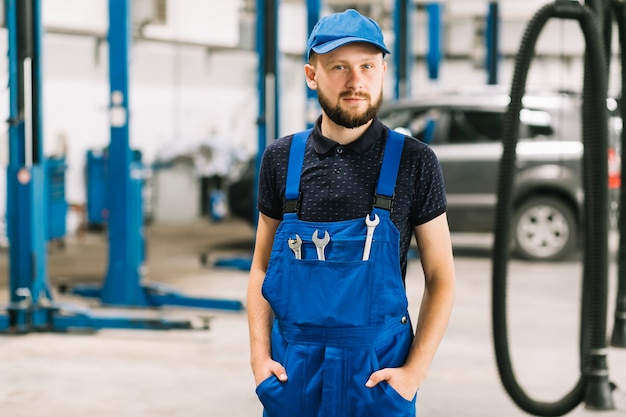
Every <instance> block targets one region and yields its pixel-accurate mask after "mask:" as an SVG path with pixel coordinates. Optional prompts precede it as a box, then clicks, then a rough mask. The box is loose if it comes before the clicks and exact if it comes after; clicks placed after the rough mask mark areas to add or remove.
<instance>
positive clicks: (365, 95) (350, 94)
mask: <svg viewBox="0 0 626 417" xmlns="http://www.w3.org/2000/svg"><path fill="white" fill-rule="evenodd" d="M349 97H359V98H365V99H368V100H369V99H370V95H369V94H368V93H365V92H354V91H344V92H342V93H341V94H339V98H349Z"/></svg>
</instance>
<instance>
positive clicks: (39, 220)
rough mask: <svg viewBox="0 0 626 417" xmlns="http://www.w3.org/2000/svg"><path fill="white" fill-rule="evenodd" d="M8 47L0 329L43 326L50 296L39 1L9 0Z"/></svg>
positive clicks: (7, 11)
mask: <svg viewBox="0 0 626 417" xmlns="http://www.w3.org/2000/svg"><path fill="white" fill-rule="evenodd" d="M5 11H6V21H7V31H8V46H9V101H10V103H9V165H8V168H7V220H8V222H7V223H8V229H7V235H8V238H9V244H10V248H9V252H10V253H9V292H10V295H9V298H10V302H11V304H10V306H9V308H8V313H9V315H8V319H1V320H0V329H4V328H7V327H9V326H11V327H12V329H13V330H14V331H18V332H25V331H29V330H30V329H31V328H33V327H45V326H47V323H48V311H47V310H46V308H44V307H41V306H42V305H46V304H49V303H47V302H46V301H45V300H47V299H49V298H50V291H49V286H48V275H47V259H46V242H47V239H46V230H47V229H46V221H47V209H46V203H47V200H46V198H45V195H46V193H45V190H44V187H45V161H44V158H43V145H42V128H41V121H42V117H41V70H40V68H41V60H40V57H41V45H40V41H41V32H42V28H41V2H40V0H27V1H16V0H6V1H5Z"/></svg>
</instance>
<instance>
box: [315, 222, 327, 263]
mask: <svg viewBox="0 0 626 417" xmlns="http://www.w3.org/2000/svg"><path fill="white" fill-rule="evenodd" d="M311 239H313V243H315V247H316V248H317V259H319V260H320V261H325V260H326V256H325V255H324V249H325V248H326V245H328V242H330V235H329V234H328V231H327V230H326V231H324V237H323V238H321V239H320V238H319V230H315V232H313V236H312V237H311Z"/></svg>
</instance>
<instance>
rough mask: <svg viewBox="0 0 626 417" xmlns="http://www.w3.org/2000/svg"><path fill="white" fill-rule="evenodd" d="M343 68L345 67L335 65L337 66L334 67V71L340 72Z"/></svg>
mask: <svg viewBox="0 0 626 417" xmlns="http://www.w3.org/2000/svg"><path fill="white" fill-rule="evenodd" d="M344 68H345V67H344V66H343V65H337V66H336V67H335V69H336V70H338V71H341V70H343V69H344Z"/></svg>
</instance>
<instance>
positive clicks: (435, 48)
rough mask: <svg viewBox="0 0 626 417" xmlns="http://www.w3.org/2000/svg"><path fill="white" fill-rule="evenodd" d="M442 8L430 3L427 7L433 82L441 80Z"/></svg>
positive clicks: (430, 66)
mask: <svg viewBox="0 0 626 417" xmlns="http://www.w3.org/2000/svg"><path fill="white" fill-rule="evenodd" d="M442 8H443V5H442V4H441V3H429V4H428V5H427V6H426V11H427V13H428V52H427V61H428V77H429V78H430V79H431V80H436V79H438V78H439V67H440V63H441V50H442V45H443V42H442V37H443V35H442V33H443V25H442V18H443V14H442Z"/></svg>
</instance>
